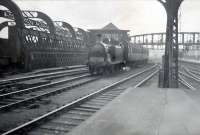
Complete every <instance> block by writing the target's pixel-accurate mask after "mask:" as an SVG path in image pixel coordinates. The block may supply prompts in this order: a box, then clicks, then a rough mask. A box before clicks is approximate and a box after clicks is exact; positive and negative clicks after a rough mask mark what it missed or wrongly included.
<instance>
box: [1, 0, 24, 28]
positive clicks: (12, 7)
mask: <svg viewBox="0 0 200 135" xmlns="http://www.w3.org/2000/svg"><path fill="white" fill-rule="evenodd" d="M0 5H2V6H4V7H6V8H7V9H8V10H9V11H10V12H11V13H12V14H13V19H14V20H15V22H16V26H17V27H20V28H23V27H24V18H23V15H22V12H21V10H20V8H19V7H18V6H17V5H16V4H15V3H14V2H13V1H11V0H0ZM0 16H6V13H5V12H0Z"/></svg>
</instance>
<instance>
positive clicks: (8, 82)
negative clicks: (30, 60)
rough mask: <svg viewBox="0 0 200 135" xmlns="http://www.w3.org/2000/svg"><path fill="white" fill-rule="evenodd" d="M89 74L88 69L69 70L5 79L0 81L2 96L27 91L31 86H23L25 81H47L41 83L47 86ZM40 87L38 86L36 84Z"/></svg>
mask: <svg viewBox="0 0 200 135" xmlns="http://www.w3.org/2000/svg"><path fill="white" fill-rule="evenodd" d="M84 73H88V69H86V68H85V69H73V70H67V71H59V72H52V73H42V74H37V75H29V76H24V77H16V78H11V79H5V80H0V94H5V93H9V92H12V91H16V90H17V89H25V88H28V87H30V86H26V85H24V84H23V81H28V80H30V81H31V80H36V79H37V80H39V79H40V80H46V81H43V82H42V81H41V82H40V85H41V84H46V83H48V82H49V81H52V80H54V79H59V78H62V77H65V76H74V75H80V74H84ZM36 85H38V84H36Z"/></svg>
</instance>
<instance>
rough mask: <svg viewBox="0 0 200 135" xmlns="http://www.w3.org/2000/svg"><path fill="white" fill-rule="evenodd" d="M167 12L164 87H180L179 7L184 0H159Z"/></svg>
mask: <svg viewBox="0 0 200 135" xmlns="http://www.w3.org/2000/svg"><path fill="white" fill-rule="evenodd" d="M158 1H159V2H160V3H161V4H162V5H163V6H164V8H165V10H166V13H167V28H166V44H165V57H164V80H163V87H164V88H178V50H179V49H178V9H179V7H180V5H181V3H182V2H183V0H158Z"/></svg>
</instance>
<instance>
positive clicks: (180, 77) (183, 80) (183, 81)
mask: <svg viewBox="0 0 200 135" xmlns="http://www.w3.org/2000/svg"><path fill="white" fill-rule="evenodd" d="M179 82H180V83H181V84H183V85H184V86H186V87H187V88H189V89H191V90H193V91H195V90H196V88H194V87H193V86H192V85H191V84H189V83H188V82H187V81H186V80H185V79H184V78H183V77H182V76H181V75H180V74H179Z"/></svg>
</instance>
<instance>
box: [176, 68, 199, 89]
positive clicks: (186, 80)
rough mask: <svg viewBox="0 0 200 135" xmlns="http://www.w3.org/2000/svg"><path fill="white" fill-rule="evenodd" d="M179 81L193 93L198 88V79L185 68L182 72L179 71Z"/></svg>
mask: <svg viewBox="0 0 200 135" xmlns="http://www.w3.org/2000/svg"><path fill="white" fill-rule="evenodd" d="M179 81H180V83H181V84H182V85H184V86H185V87H187V88H189V89H191V90H194V91H195V90H197V89H199V88H200V77H199V76H198V75H197V74H195V72H194V71H193V70H191V69H189V68H187V67H183V71H179Z"/></svg>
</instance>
